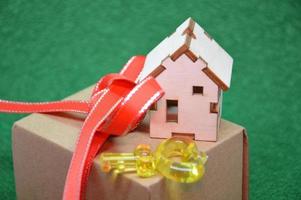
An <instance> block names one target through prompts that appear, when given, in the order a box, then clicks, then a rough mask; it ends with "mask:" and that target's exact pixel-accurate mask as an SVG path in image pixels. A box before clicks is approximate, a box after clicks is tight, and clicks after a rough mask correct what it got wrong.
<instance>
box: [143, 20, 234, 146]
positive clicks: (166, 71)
mask: <svg viewBox="0 0 301 200" xmlns="http://www.w3.org/2000/svg"><path fill="white" fill-rule="evenodd" d="M232 63H233V60H232V58H231V57H230V56H229V55H228V54H227V53H226V52H225V51H224V50H223V49H222V48H221V47H220V46H219V45H218V44H217V43H216V42H215V41H214V40H213V39H212V38H211V37H210V36H209V35H208V34H207V33H206V32H205V31H204V30H203V29H202V28H201V27H200V26H199V25H198V24H196V23H195V22H194V21H193V20H192V19H191V18H189V19H187V20H186V21H185V22H184V23H183V24H181V25H180V26H179V27H178V28H177V30H176V31H175V32H174V33H173V34H172V35H171V36H169V37H167V38H166V39H164V40H163V41H162V42H161V43H160V44H159V45H158V46H157V47H155V48H154V49H153V50H152V51H151V52H150V53H149V54H148V55H147V57H146V61H145V65H144V69H143V71H142V73H141V74H140V77H139V79H140V80H142V79H144V78H146V77H148V76H153V77H155V78H156V80H157V81H158V83H159V84H160V85H161V87H162V88H163V90H164V92H165V94H164V96H163V97H162V98H161V99H160V100H159V101H158V102H157V103H156V104H155V105H153V106H152V108H151V111H150V136H151V137H157V138H169V137H172V136H177V135H187V136H191V137H193V138H194V139H196V140H204V141H216V140H217V133H218V128H219V124H220V117H221V105H222V93H223V91H225V90H227V89H228V88H229V87H230V80H231V72H232Z"/></svg>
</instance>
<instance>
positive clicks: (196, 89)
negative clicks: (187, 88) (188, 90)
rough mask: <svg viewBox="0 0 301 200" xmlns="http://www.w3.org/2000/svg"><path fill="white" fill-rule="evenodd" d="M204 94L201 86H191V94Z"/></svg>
mask: <svg viewBox="0 0 301 200" xmlns="http://www.w3.org/2000/svg"><path fill="white" fill-rule="evenodd" d="M203 93H204V87H203V86H192V94H201V95H203Z"/></svg>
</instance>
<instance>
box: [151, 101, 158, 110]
mask: <svg viewBox="0 0 301 200" xmlns="http://www.w3.org/2000/svg"><path fill="white" fill-rule="evenodd" d="M150 110H157V102H155V103H153V104H152V105H151V107H150Z"/></svg>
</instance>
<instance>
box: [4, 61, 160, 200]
mask: <svg viewBox="0 0 301 200" xmlns="http://www.w3.org/2000/svg"><path fill="white" fill-rule="evenodd" d="M144 61H145V57H144V56H135V57H133V58H131V59H130V60H129V61H128V63H127V64H126V65H125V66H124V68H123V69H122V70H121V72H120V73H119V74H109V75H106V76H104V77H103V78H101V79H100V81H99V82H98V83H97V85H96V86H95V88H94V90H93V92H92V96H91V98H90V100H88V101H68V100H65V101H56V102H46V103H25V102H12V101H4V100H0V112H9V113H34V112H39V113H43V112H66V111H72V112H82V113H88V115H87V118H86V119H85V121H84V124H83V126H82V130H81V133H80V135H79V138H78V140H77V144H76V148H75V151H74V154H73V157H72V160H71V163H70V166H69V170H68V174H67V178H66V183H65V189H64V196H63V199H64V200H79V199H85V188H86V185H87V180H88V177H89V173H90V169H91V166H92V163H93V159H94V158H95V156H96V154H97V153H98V152H99V150H100V148H101V146H102V145H103V144H104V142H105V141H106V140H107V139H108V137H109V136H110V135H115V136H120V135H124V134H126V133H128V132H129V131H131V130H133V129H134V128H136V126H137V125H138V123H139V122H140V121H141V120H142V118H143V117H144V115H145V113H146V111H147V109H148V108H149V107H150V106H151V105H152V104H153V103H154V102H156V101H157V100H158V99H159V98H160V97H161V96H162V95H163V91H162V89H161V87H160V86H159V85H158V83H157V82H156V81H155V79H154V78H152V77H149V78H146V79H144V80H143V81H141V82H138V81H137V78H138V76H139V74H140V72H141V70H142V68H143V65H144Z"/></svg>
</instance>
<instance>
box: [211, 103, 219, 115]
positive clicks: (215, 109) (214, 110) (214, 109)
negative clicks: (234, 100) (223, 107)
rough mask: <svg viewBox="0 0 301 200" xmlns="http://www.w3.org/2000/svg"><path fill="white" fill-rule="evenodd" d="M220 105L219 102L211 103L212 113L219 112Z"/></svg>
mask: <svg viewBox="0 0 301 200" xmlns="http://www.w3.org/2000/svg"><path fill="white" fill-rule="evenodd" d="M218 111H219V106H218V103H210V113H218Z"/></svg>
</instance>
